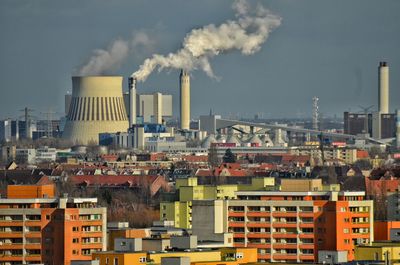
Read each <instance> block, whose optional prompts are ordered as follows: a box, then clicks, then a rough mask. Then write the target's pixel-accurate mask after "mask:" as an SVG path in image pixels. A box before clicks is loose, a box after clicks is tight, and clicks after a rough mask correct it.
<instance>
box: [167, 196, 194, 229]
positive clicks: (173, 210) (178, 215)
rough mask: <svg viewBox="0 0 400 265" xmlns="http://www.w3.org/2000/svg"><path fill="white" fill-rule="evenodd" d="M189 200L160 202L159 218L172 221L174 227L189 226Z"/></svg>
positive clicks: (187, 227)
mask: <svg viewBox="0 0 400 265" xmlns="http://www.w3.org/2000/svg"><path fill="white" fill-rule="evenodd" d="M191 205H192V202H191V201H176V202H162V203H160V220H168V221H174V223H175V227H179V228H186V229H189V228H191V224H190V222H189V220H190V218H191V208H190V206H191Z"/></svg>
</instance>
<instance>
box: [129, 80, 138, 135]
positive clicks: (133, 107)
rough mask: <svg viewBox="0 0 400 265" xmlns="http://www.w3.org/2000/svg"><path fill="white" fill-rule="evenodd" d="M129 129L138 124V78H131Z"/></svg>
mask: <svg viewBox="0 0 400 265" xmlns="http://www.w3.org/2000/svg"><path fill="white" fill-rule="evenodd" d="M128 84H129V127H132V125H134V124H136V78H134V77H129V79H128Z"/></svg>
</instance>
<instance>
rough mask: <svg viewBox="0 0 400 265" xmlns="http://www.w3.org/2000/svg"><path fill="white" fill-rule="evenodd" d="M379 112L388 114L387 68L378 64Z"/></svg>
mask: <svg viewBox="0 0 400 265" xmlns="http://www.w3.org/2000/svg"><path fill="white" fill-rule="evenodd" d="M379 112H381V113H382V114H387V113H389V66H388V65H387V62H380V63H379Z"/></svg>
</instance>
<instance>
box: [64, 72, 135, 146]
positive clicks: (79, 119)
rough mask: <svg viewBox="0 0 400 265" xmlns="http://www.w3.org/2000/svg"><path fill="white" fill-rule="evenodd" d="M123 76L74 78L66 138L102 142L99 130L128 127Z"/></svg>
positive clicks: (105, 130)
mask: <svg viewBox="0 0 400 265" xmlns="http://www.w3.org/2000/svg"><path fill="white" fill-rule="evenodd" d="M128 125H129V124H128V117H127V114H126V110H125V106H124V100H123V96H122V77H121V76H85V77H79V76H74V77H72V100H71V106H70V108H69V112H68V115H67V122H66V124H65V129H64V133H63V138H65V139H69V140H72V141H73V142H74V143H79V144H88V143H98V141H99V133H105V132H109V133H114V132H126V131H127V129H128Z"/></svg>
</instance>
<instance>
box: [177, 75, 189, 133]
mask: <svg viewBox="0 0 400 265" xmlns="http://www.w3.org/2000/svg"><path fill="white" fill-rule="evenodd" d="M179 87H180V97H181V100H180V112H181V113H180V115H181V116H180V119H181V129H183V130H189V129H190V76H189V73H188V72H186V71H185V70H182V71H181V74H180V76H179Z"/></svg>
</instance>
